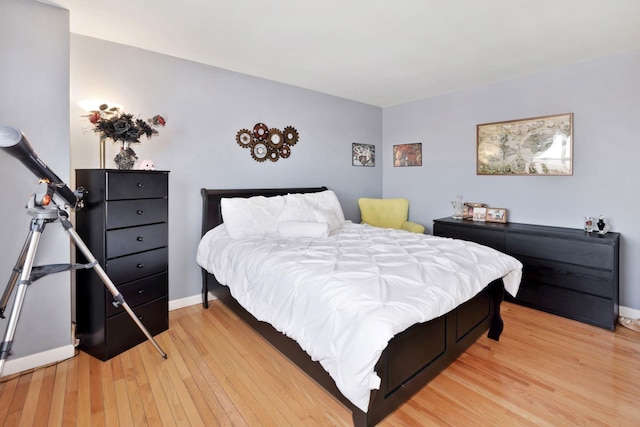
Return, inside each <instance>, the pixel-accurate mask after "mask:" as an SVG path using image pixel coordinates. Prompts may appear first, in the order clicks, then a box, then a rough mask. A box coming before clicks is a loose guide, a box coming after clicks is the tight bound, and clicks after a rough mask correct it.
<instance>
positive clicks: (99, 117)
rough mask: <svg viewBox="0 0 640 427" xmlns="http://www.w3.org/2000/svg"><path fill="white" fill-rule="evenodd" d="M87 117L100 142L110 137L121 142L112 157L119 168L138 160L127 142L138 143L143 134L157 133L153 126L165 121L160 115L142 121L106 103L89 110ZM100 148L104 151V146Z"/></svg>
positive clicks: (150, 135)
mask: <svg viewBox="0 0 640 427" xmlns="http://www.w3.org/2000/svg"><path fill="white" fill-rule="evenodd" d="M87 117H88V118H89V122H90V123H91V124H92V125H93V130H94V132H98V133H100V140H101V142H102V141H104V140H106V139H111V140H112V141H113V142H114V143H115V142H120V143H122V146H121V147H120V152H119V153H118V154H117V155H116V157H115V158H114V161H115V162H116V164H117V165H118V168H119V169H131V168H132V167H133V165H134V163H135V162H136V160H138V157H137V156H136V153H135V152H134V151H133V150H132V149H131V147H130V146H129V144H131V143H139V142H140V137H141V136H143V135H145V136H146V137H147V138H151V137H152V136H153V135H157V134H158V133H159V132H158V131H157V130H156V129H154V128H155V127H158V126H164V125H165V123H166V120H165V119H164V117H162V116H160V115H155V116H153V117H152V118H150V119H148V120H147V121H144V120H142V119H139V118H136V117H134V116H133V114H128V113H125V112H123V111H122V110H121V109H120V108H119V107H109V106H108V105H107V104H102V105H100V106H99V107H98V110H95V111H90V112H89V115H88V116H87ZM102 150H103V151H104V147H102ZM103 158H104V156H102V157H101V167H104V165H103Z"/></svg>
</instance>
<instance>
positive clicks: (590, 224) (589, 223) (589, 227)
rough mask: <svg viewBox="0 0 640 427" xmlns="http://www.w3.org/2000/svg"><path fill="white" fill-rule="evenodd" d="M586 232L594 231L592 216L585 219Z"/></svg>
mask: <svg viewBox="0 0 640 427" xmlns="http://www.w3.org/2000/svg"><path fill="white" fill-rule="evenodd" d="M584 231H586V232H587V233H591V232H592V231H593V218H591V217H590V216H585V217H584Z"/></svg>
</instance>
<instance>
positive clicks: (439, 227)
mask: <svg viewBox="0 0 640 427" xmlns="http://www.w3.org/2000/svg"><path fill="white" fill-rule="evenodd" d="M433 234H434V235H436V236H443V237H451V238H453V239H461V240H467V241H470V242H476V243H480V244H481V245H485V246H489V247H490V248H493V249H496V250H499V251H503V252H504V250H505V233H504V232H503V231H501V230H491V229H486V228H480V227H478V228H475V227H474V226H473V225H472V224H470V225H465V226H458V225H453V226H452V225H447V224H439V223H436V224H434V226H433Z"/></svg>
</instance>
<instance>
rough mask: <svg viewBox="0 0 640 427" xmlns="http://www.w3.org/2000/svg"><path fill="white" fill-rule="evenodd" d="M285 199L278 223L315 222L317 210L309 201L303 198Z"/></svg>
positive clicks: (287, 196) (286, 197) (287, 197)
mask: <svg viewBox="0 0 640 427" xmlns="http://www.w3.org/2000/svg"><path fill="white" fill-rule="evenodd" d="M283 197H284V207H283V208H282V211H281V212H280V215H278V219H277V221H278V223H280V222H282V221H311V222H314V221H315V220H316V217H315V215H314V211H315V208H314V207H313V206H312V205H311V203H309V201H307V200H305V199H302V198H295V197H289V195H286V196H283Z"/></svg>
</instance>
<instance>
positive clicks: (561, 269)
mask: <svg viewBox="0 0 640 427" xmlns="http://www.w3.org/2000/svg"><path fill="white" fill-rule="evenodd" d="M516 258H518V259H519V260H520V261H521V262H522V264H523V265H524V270H523V280H525V281H528V282H538V283H543V284H545V285H550V286H556V287H560V288H566V289H570V290H573V291H577V292H584V293H587V294H591V295H596V296H599V297H602V298H607V299H610V300H612V299H614V298H617V297H618V296H617V295H614V287H613V286H612V285H611V284H612V283H613V282H614V280H615V277H614V273H613V272H612V271H608V270H599V269H595V268H588V267H583V266H579V265H573V264H567V263H560V262H555V261H549V260H544V259H537V258H527V257H522V256H516ZM518 296H519V295H518Z"/></svg>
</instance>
